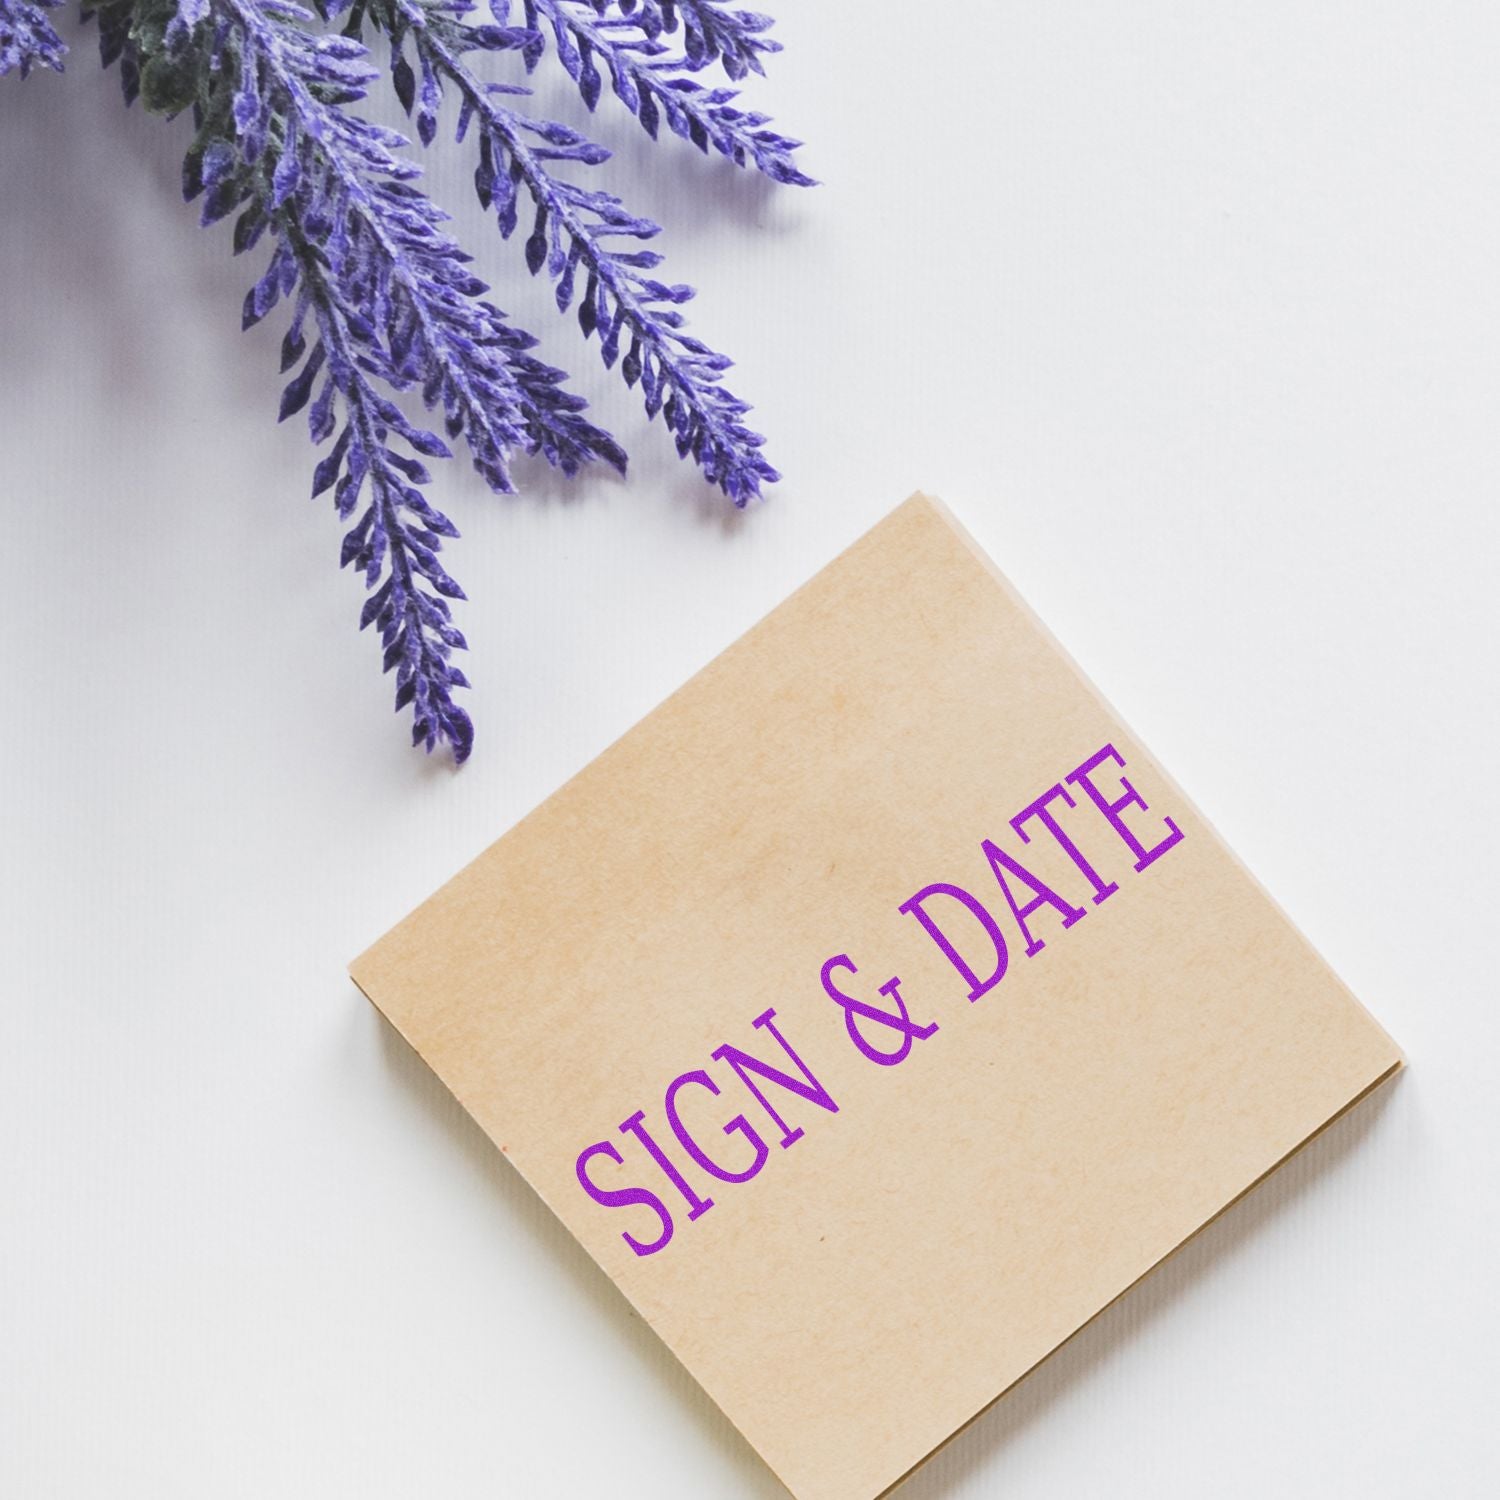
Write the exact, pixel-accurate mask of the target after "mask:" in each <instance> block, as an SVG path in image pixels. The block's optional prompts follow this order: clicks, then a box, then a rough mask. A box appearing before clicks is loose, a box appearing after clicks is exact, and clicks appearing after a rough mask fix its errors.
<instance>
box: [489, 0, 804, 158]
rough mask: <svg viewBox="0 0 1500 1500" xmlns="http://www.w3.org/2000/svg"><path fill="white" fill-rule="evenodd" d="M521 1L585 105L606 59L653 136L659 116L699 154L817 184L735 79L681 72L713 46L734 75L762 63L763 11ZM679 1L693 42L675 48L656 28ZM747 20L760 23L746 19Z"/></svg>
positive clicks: (503, 14) (498, 4)
mask: <svg viewBox="0 0 1500 1500" xmlns="http://www.w3.org/2000/svg"><path fill="white" fill-rule="evenodd" d="M521 4H522V13H523V14H524V16H525V18H526V24H527V26H528V27H529V28H531V29H532V30H534V31H540V30H541V27H540V23H541V22H545V23H546V29H547V30H549V31H550V32H551V35H552V42H553V47H554V50H555V51H556V53H557V59H558V61H559V62H560V63H561V64H562V65H563V67H564V68H565V69H566V70H567V73H568V76H569V77H570V78H571V79H572V80H573V82H574V83H576V84H577V85H578V91H579V93H580V94H581V95H582V96H583V102H584V103H585V104H587V105H588V107H589V109H590V110H592V109H593V108H594V107H595V105H596V104H598V102H599V96H600V94H601V92H602V89H603V79H602V77H601V75H600V72H599V63H602V64H603V65H604V67H605V68H606V69H607V70H608V72H609V76H610V83H611V85H612V86H613V89H614V92H615V96H616V97H617V98H618V99H619V101H620V102H621V103H622V104H623V105H624V106H625V108H626V109H628V110H629V111H630V113H631V114H633V115H634V116H635V117H636V119H637V120H639V121H640V123H641V126H642V128H643V129H644V130H645V132H646V134H647V135H649V136H650V137H651V138H652V139H653V140H654V139H655V138H656V135H657V132H658V130H659V129H660V127H661V122H662V120H663V119H665V120H666V122H667V128H668V129H669V130H670V131H671V132H672V133H673V134H674V135H678V136H681V137H682V138H683V139H684V140H689V141H691V142H692V143H693V144H694V145H695V146H697V148H698V149H699V150H700V151H702V152H704V153H705V154H706V153H707V152H708V150H709V148H710V147H712V148H713V149H714V150H716V151H718V152H719V153H720V154H721V155H723V156H727V157H728V158H729V159H730V160H731V161H733V162H735V163H736V164H737V165H739V166H742V167H743V166H754V167H755V168H756V169H757V170H759V171H761V172H764V173H765V174H766V176H767V177H769V178H771V179H772V180H773V181H775V182H781V183H786V184H788V185H791V186H796V187H810V186H812V185H813V179H812V178H811V177H809V176H807V175H806V174H805V173H804V172H803V171H802V170H801V168H799V167H798V166H797V164H796V162H795V161H794V160H793V155H792V154H793V152H795V151H796V149H797V148H798V146H800V145H801V144H802V143H801V142H800V141H795V140H792V139H791V138H790V137H789V136H784V135H781V134H779V133H778V132H776V131H774V130H770V129H768V128H767V125H768V124H769V120H770V117H769V116H768V115H764V114H761V113H759V112H758V111H745V110H741V109H738V108H737V107H736V106H735V104H734V102H733V101H734V100H735V99H737V98H738V97H739V91H738V90H737V89H726V88H707V87H705V86H704V85H703V84H701V83H699V82H697V81H696V79H693V78H689V77H684V76H683V75H684V74H685V73H691V72H696V71H698V70H700V69H702V68H704V67H706V66H707V65H708V64H709V62H711V61H712V60H713V58H714V56H718V57H719V58H720V60H721V61H722V62H723V64H724V69H725V71H726V72H727V73H728V74H729V76H730V77H731V78H741V77H743V76H744V75H745V73H746V72H747V71H750V70H751V69H753V70H754V71H756V72H761V71H763V69H761V68H760V66H759V57H758V53H760V52H769V51H773V50H775V48H776V44H775V43H772V42H770V41H769V40H768V39H765V38H760V37H758V36H757V35H756V33H757V31H760V30H764V29H765V27H766V26H769V25H770V21H769V19H768V18H767V17H764V16H758V15H752V14H750V13H745V12H742V13H740V14H739V15H738V16H735V14H734V13H732V12H726V11H723V10H721V9H720V8H719V7H718V6H717V5H714V4H711V3H709V0H698V3H697V4H690V5H687V6H682V5H680V4H678V5H668V4H666V3H657V4H652V3H644V4H640V5H628V4H620V3H616V4H611V3H608V0H521ZM490 8H491V9H492V10H493V11H494V13H495V17H496V19H497V20H498V21H500V22H501V24H502V25H503V24H504V23H505V20H506V18H507V16H508V15H509V13H510V8H511V0H491V5H490ZM679 10H680V11H681V12H682V18H683V21H684V30H685V31H686V33H687V36H688V41H689V49H690V50H689V52H688V53H687V54H686V55H681V56H679V55H677V54H675V53H673V52H672V50H671V49H670V48H669V47H668V46H667V45H666V43H664V42H662V41H661V40H660V33H661V32H662V31H664V30H669V29H670V28H669V27H668V25H667V21H668V18H669V17H675V14H676V12H677V11H679ZM750 22H753V23H758V24H757V25H756V26H755V28H754V29H751V26H750V25H748V24H747V23H750ZM736 23H738V24H736ZM752 39H753V40H752ZM755 41H758V42H759V44H760V45H759V46H758V47H756V46H755V45H754V42H755ZM726 44H727V50H726ZM535 56H536V53H535V51H533V52H532V53H531V54H528V61H529V62H530V61H532V60H533V59H534V57H535ZM596 59H597V60H598V61H597V62H596ZM752 59H753V61H752Z"/></svg>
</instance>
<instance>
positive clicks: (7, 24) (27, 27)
mask: <svg viewBox="0 0 1500 1500" xmlns="http://www.w3.org/2000/svg"><path fill="white" fill-rule="evenodd" d="M61 3H62V0H0V78H4V77H5V75H6V74H7V73H9V72H11V71H12V70H13V69H15V70H19V72H20V74H21V77H22V78H26V77H28V76H29V75H30V73H31V70H32V69H33V68H51V69H52V71H53V72H54V73H61V72H62V70H63V58H64V57H66V56H67V52H68V49H67V46H66V45H65V44H64V42H63V39H62V38H61V37H60V36H58V34H57V33H56V32H55V31H54V30H53V29H52V23H51V22H50V21H49V20H48V19H47V11H48V10H49V9H53V8H55V7H56V6H58V5H60V4H61Z"/></svg>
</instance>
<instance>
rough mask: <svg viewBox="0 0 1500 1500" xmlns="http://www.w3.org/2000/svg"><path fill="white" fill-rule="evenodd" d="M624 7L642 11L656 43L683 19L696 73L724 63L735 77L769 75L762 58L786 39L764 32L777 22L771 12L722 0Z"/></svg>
mask: <svg viewBox="0 0 1500 1500" xmlns="http://www.w3.org/2000/svg"><path fill="white" fill-rule="evenodd" d="M594 9H595V10H597V11H599V12H600V13H601V14H602V13H603V12H604V11H605V10H607V9H608V4H607V0H598V3H596V4H595V5H594ZM619 9H620V10H621V11H622V12H623V13H624V14H625V15H627V16H628V15H631V14H632V13H635V14H638V15H639V17H640V23H641V28H642V30H644V31H645V33H646V35H647V36H648V37H650V38H651V39H652V40H653V41H654V40H655V39H656V38H657V37H658V36H660V35H661V33H662V32H664V31H665V32H668V33H671V32H674V31H675V30H676V29H677V22H678V18H679V17H680V18H681V21H682V31H683V40H684V52H685V55H686V56H685V60H686V62H687V65H688V67H690V68H692V69H693V70H694V71H696V70H698V69H700V68H706V67H708V66H709V65H710V64H711V63H713V62H715V61H719V62H722V63H723V65H724V71H725V72H726V73H727V74H728V75H729V76H730V77H731V78H736V79H738V78H743V77H744V76H745V75H746V74H747V73H761V74H764V73H765V68H764V67H763V66H762V65H761V57H762V56H763V55H764V54H765V53H768V52H780V51H781V43H780V42H777V41H773V40H772V39H771V38H770V37H768V36H766V35H765V34H764V33H765V32H766V31H767V30H769V29H770V27H771V26H772V24H773V22H772V20H771V18H770V16H763V15H760V14H759V13H757V12H755V11H749V10H730V9H728V7H727V6H726V5H724V4H723V3H722V0H619Z"/></svg>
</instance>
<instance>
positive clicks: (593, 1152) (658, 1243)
mask: <svg viewBox="0 0 1500 1500" xmlns="http://www.w3.org/2000/svg"><path fill="white" fill-rule="evenodd" d="M596 1156H607V1157H609V1159H610V1160H611V1161H613V1162H614V1163H615V1164H616V1165H617V1166H622V1167H623V1166H624V1165H625V1159H624V1158H623V1157H622V1156H621V1155H620V1153H619V1152H618V1151H616V1150H615V1148H614V1147H613V1146H612V1145H610V1143H609V1142H608V1141H597V1142H596V1143H595V1144H594V1145H592V1146H589V1147H588V1148H587V1149H586V1150H584V1151H583V1152H582V1153H581V1154H580V1155H579V1157H578V1182H579V1186H581V1187H582V1188H583V1190H584V1192H586V1193H587V1194H588V1195H589V1197H590V1198H592V1199H593V1200H594V1202H595V1203H602V1204H603V1205H604V1206H605V1207H606V1208H629V1207H631V1206H632V1205H633V1204H637V1203H639V1204H640V1205H641V1206H642V1207H644V1208H650V1209H652V1210H653V1211H654V1212H655V1214H656V1216H657V1218H658V1219H660V1220H661V1233H660V1234H659V1235H658V1236H657V1237H656V1239H654V1240H653V1241H652V1242H651V1243H650V1244H649V1245H647V1244H643V1243H642V1242H641V1241H640V1240H638V1239H636V1237H635V1236H634V1235H632V1234H622V1235H621V1236H620V1238H621V1239H622V1240H624V1241H625V1243H626V1244H627V1245H629V1246H630V1248H631V1249H632V1250H634V1251H635V1253H636V1254H637V1255H654V1254H655V1253H656V1252H657V1251H658V1250H663V1249H665V1248H666V1245H667V1242H668V1241H669V1240H670V1239H671V1238H672V1215H671V1214H669V1213H668V1212H667V1206H666V1204H665V1203H663V1202H662V1201H661V1199H660V1198H658V1197H657V1196H656V1194H655V1193H653V1192H652V1191H651V1190H650V1189H649V1188H643V1187H628V1188H602V1187H596V1186H595V1185H594V1184H593V1183H592V1182H590V1181H589V1174H588V1164H589V1161H590V1160H591V1159H592V1158H593V1157H596Z"/></svg>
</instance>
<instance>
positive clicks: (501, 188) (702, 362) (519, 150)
mask: <svg viewBox="0 0 1500 1500" xmlns="http://www.w3.org/2000/svg"><path fill="white" fill-rule="evenodd" d="M368 14H369V16H370V18H371V20H372V21H373V22H374V24H375V25H377V26H378V27H380V29H381V30H384V31H386V32H387V33H388V35H389V36H390V38H391V45H392V72H393V76H394V80H395V84H396V90H397V93H398V95H399V96H400V98H401V101H402V104H403V105H404V106H405V107H406V109H407V110H408V111H409V112H414V114H415V117H416V122H417V130H418V134H419V135H420V136H421V137H422V139H423V140H424V141H430V140H431V139H432V138H433V136H434V134H435V132H436V129H437V113H438V110H439V108H440V107H441V104H442V102H443V98H444V87H445V84H451V85H452V86H453V88H454V91H455V92H456V93H457V95H458V96H459V99H460V108H459V116H458V123H457V132H456V133H457V136H458V138H459V139H462V138H463V137H464V136H465V135H466V134H467V132H468V130H469V129H470V128H471V125H472V126H473V128H475V129H476V131H477V133H478V137H479V166H478V168H477V170H476V173H475V186H476V190H477V192H478V194H479V198H480V201H481V202H482V203H483V204H484V205H485V206H486V207H492V208H493V209H494V210H495V215H496V220H497V222H498V224H499V227H500V232H501V234H502V235H503V236H504V237H506V238H507V239H508V238H509V237H510V236H511V235H512V234H513V233H514V232H515V230H516V228H517V225H518V223H519V219H520V212H519V209H520V204H519V190H520V189H522V188H524V190H525V192H526V194H527V196H528V197H529V198H530V200H531V204H532V208H533V212H534V218H533V221H532V232H531V234H530V236H529V237H528V239H527V240H526V263H527V266H528V267H529V268H530V270H531V271H532V273H533V274H536V273H537V272H539V271H540V270H541V269H542V268H543V267H544V266H545V267H546V269H547V272H548V275H549V276H550V277H551V279H552V280H553V281H554V282H555V283H556V301H557V306H558V310H559V311H563V312H565V311H567V309H568V308H569V307H570V306H571V305H572V303H573V300H574V296H575V291H576V286H577V278H578V273H579V271H580V269H581V270H582V271H583V273H584V276H585V278H586V283H585V286H584V290H583V295H582V297H581V299H580V300H579V302H578V323H579V327H580V328H581V329H582V331H583V334H584V337H585V338H589V337H591V336H592V335H593V334H595V333H596V332H597V333H598V334H599V352H600V357H601V358H602V360H603V362H604V364H605V367H606V368H612V367H613V366H614V365H615V363H616V362H617V361H619V363H620V369H621V373H622V375H623V376H624V379H625V383H626V384H627V385H628V386H635V385H636V384H637V383H639V384H640V386H641V390H642V395H643V397H644V402H645V408H646V414H647V416H648V417H654V416H655V415H656V414H657V413H658V412H661V413H662V415H663V417H664V419H665V421H666V422H667V424H668V426H669V427H670V429H671V430H672V433H673V437H674V440H675V443H676V447H677V451H678V453H679V455H681V456H683V457H691V458H692V459H693V460H694V462H695V463H697V464H698V466H699V467H700V468H701V469H702V471H703V473H704V476H705V477H706V478H707V479H708V480H709V481H710V482H711V483H713V484H717V485H718V486H719V487H720V488H721V489H722V490H723V491H724V493H725V494H726V495H727V496H728V497H729V498H730V499H731V500H733V501H734V503H735V504H736V505H740V506H743V505H745V504H746V503H747V502H748V501H749V500H750V499H751V498H752V497H753V496H755V495H758V494H759V493H760V491H761V486H762V484H763V483H770V482H774V481H775V480H776V479H778V478H779V477H780V475H779V474H778V473H777V471H776V470H775V469H774V468H773V467H772V466H771V464H770V462H769V461H768V460H767V459H766V458H765V456H764V455H763V454H762V453H761V451H760V449H761V447H762V446H763V444H764V441H765V440H764V438H763V437H762V436H761V435H760V434H759V433H757V432H753V431H752V430H751V429H750V428H749V427H748V426H746V424H745V423H744V421H743V420H742V419H743V417H744V415H745V413H746V412H748V411H749V410H750V407H749V405H748V403H746V402H744V401H742V400H741V399H740V398H739V397H738V396H735V395H734V394H733V393H732V392H731V391H729V390H728V389H726V388H725V386H724V385H723V384H722V379H723V374H724V372H725V371H726V370H727V369H729V368H730V366H731V364H732V361H731V360H729V359H728V358H727V357H726V356H724V355H722V354H717V353H715V352H714V351H713V350H712V349H710V348H709V347H708V346H707V345H705V344H703V343H702V342H700V341H699V340H698V339H695V338H692V337H690V336H689V335H687V334H686V333H684V332H682V327H683V321H684V320H683V316H682V314H681V313H680V312H679V311H677V309H678V307H680V306H681V305H682V304H683V303H685V302H686V301H688V300H689V299H690V298H691V297H692V296H693V289H692V288H691V287H689V286H685V285H681V284H677V285H667V284H666V283H664V282H661V281H659V280H657V279H655V278H654V277H652V276H650V275H648V274H647V273H648V272H650V271H652V270H654V269H655V268H656V267H657V266H659V265H660V263H661V257H660V255H658V254H656V253H655V252H654V251H650V250H633V251H624V250H618V249H615V248H613V247H612V246H611V245H610V244H609V243H608V241H609V240H610V239H611V238H622V237H623V238H627V239H636V240H646V239H650V238H652V237H654V236H655V235H656V234H658V233H659V232H660V226H659V225H657V224H655V223H653V222H652V221H651V220H649V219H645V218H641V217H639V216H637V215H634V214H632V213H630V212H628V211H627V210H626V208H625V207H624V205H623V204H622V203H621V202H620V200H619V199H618V198H616V197H615V196H613V195H612V194H609V193H603V192H598V191H593V190H590V189H587V188H584V187H581V186H579V185H578V184H576V183H572V182H568V181H566V180H564V179H562V178H559V177H557V176H555V175H554V174H553V173H552V172H551V171H550V170H549V163H551V162H555V161H569V162H579V163H582V164H584V165H587V166H596V165H598V164H599V163H600V162H602V161H604V160H607V159H608V155H609V153H608V152H607V151H605V150H604V149H603V147H600V146H597V145H595V144H594V143H593V142H591V141H589V140H587V139H586V138H585V137H583V136H581V135H579V134H578V133H577V132H576V131H574V130H572V129H570V128H569V127H567V126H564V125H559V124H555V123H549V122H539V121H536V120H533V119H530V118H529V117H528V116H525V115H522V114H520V113H518V112H517V111H516V110H513V109H511V108H509V107H507V106H506V105H505V104H503V103H502V102H501V100H502V99H504V98H505V97H506V96H507V95H513V94H515V93H518V92H523V91H522V90H520V89H518V88H517V86H516V85H512V84H494V83H485V82H483V81H482V80H480V79H479V78H478V77H477V76H476V75H475V74H474V72H473V71H472V70H471V69H470V68H469V66H468V64H467V62H466V61H465V60H464V54H465V53H466V52H467V51H470V50H472V49H473V44H472V43H471V42H469V41H468V38H469V37H470V36H472V35H473V33H474V32H475V31H480V32H485V33H487V32H495V31H497V30H498V29H497V28H493V27H486V28H471V27H468V26H466V25H464V23H463V22H462V21H460V20H459V19H458V18H457V17H458V14H459V11H458V10H457V8H456V7H455V5H454V4H452V3H448V0H370V3H369V7H368ZM506 35H507V37H509V38H511V39H512V40H513V41H514V44H515V45H518V46H519V47H520V48H521V50H522V51H523V52H528V51H529V50H532V49H534V47H535V43H534V41H532V40H529V38H532V37H534V35H535V33H532V32H528V31H525V30H521V31H507V32H506ZM407 37H410V38H411V40H412V44H413V49H414V52H415V55H416V64H417V66H416V68H415V69H414V68H413V67H412V65H411V63H409V62H408V61H407V60H406V57H405V54H404V52H403V50H402V49H403V46H404V43H405V41H406V39H407ZM418 74H420V78H419V77H418ZM627 339H628V347H626V348H625V353H624V357H623V359H622V358H621V349H622V346H624V345H625V343H626V340H627Z"/></svg>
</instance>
